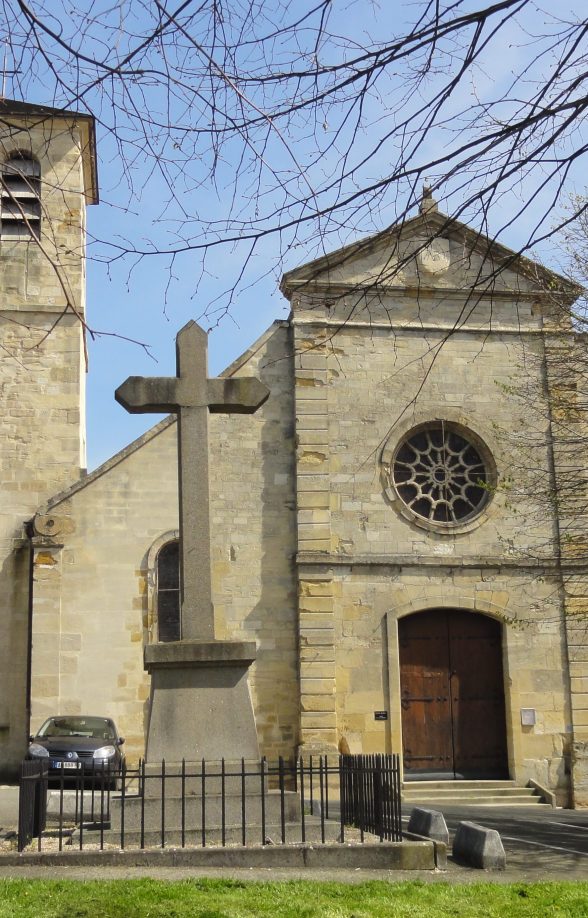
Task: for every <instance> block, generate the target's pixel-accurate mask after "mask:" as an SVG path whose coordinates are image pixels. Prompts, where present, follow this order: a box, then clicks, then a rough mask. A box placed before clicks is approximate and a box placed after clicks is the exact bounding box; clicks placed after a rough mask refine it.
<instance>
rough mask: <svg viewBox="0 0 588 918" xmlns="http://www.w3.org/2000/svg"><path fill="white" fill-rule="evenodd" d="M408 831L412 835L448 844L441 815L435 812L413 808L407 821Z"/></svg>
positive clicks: (447, 836) (446, 831) (446, 832)
mask: <svg viewBox="0 0 588 918" xmlns="http://www.w3.org/2000/svg"><path fill="white" fill-rule="evenodd" d="M408 831H409V832H412V833H413V834H414V835H423V836H424V837H425V838H433V839H435V841H440V842H443V844H445V845H448V844H449V832H448V830H447V823H446V822H445V817H444V816H443V813H439V812H438V811H437V810H427V809H425V808H424V807H418V806H415V808H414V809H413V811H412V813H411V814H410V819H409V821H408Z"/></svg>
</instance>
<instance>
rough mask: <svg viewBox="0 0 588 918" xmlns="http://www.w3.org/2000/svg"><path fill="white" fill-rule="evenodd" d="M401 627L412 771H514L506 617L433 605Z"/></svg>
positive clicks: (407, 755)
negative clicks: (508, 729) (505, 653)
mask: <svg viewBox="0 0 588 918" xmlns="http://www.w3.org/2000/svg"><path fill="white" fill-rule="evenodd" d="M398 631H399V634H398V636H399V645H400V689H401V696H402V698H401V704H402V742H403V752H404V772H405V777H406V778H410V777H411V776H413V777H418V776H419V775H422V776H424V775H426V774H430V775H431V774H439V775H440V776H441V775H443V776H447V777H457V778H460V777H463V778H504V777H508V767H507V757H506V723H505V714H504V682H503V673H502V641H501V626H500V623H499V622H497V621H495V620H494V619H491V618H488V617H487V616H485V615H478V614H476V613H473V612H463V611H461V610H457V609H455V610H454V609H432V610H430V611H427V612H420V613H417V614H415V615H411V616H409V617H407V618H403V619H401V620H400V622H399V625H398Z"/></svg>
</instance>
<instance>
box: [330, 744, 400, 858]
mask: <svg viewBox="0 0 588 918" xmlns="http://www.w3.org/2000/svg"><path fill="white" fill-rule="evenodd" d="M339 767H340V773H341V819H342V822H345V823H346V824H347V825H353V826H357V827H358V828H359V829H360V832H361V835H362V838H363V834H364V833H365V832H370V833H372V834H374V835H377V836H378V837H379V838H380V839H382V840H383V839H386V840H387V841H397V840H399V839H400V837H401V834H402V822H401V819H402V813H401V800H400V769H399V762H398V756H397V755H344V756H341V759H340V765H339Z"/></svg>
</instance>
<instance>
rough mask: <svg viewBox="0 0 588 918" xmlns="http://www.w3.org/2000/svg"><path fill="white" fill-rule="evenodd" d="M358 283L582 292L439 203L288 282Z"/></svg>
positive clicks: (303, 286)
mask: <svg viewBox="0 0 588 918" xmlns="http://www.w3.org/2000/svg"><path fill="white" fill-rule="evenodd" d="M358 288H364V289H366V288H367V289H372V290H374V289H380V290H389V291H391V292H392V291H395V292H400V290H402V289H408V290H415V289H419V290H421V291H424V290H431V291H434V290H440V291H441V290H442V291H445V292H449V291H472V290H477V291H478V292H479V293H480V294H482V295H484V293H486V292H487V293H488V294H489V295H491V294H493V293H496V292H504V293H508V292H512V293H513V294H516V295H519V296H520V295H523V296H524V295H528V296H537V295H540V294H541V293H542V292H545V291H550V293H552V294H553V292H554V291H557V293H558V294H559V296H560V297H562V298H563V299H564V300H566V301H568V302H573V301H574V300H575V299H577V297H578V296H579V295H580V293H581V288H580V287H578V286H577V285H575V284H572V283H571V282H570V281H568V280H567V279H566V278H564V277H562V276H561V275H559V274H556V273H554V272H552V271H549V270H547V269H546V268H544V267H543V266H542V265H540V264H539V263H537V262H534V261H532V260H531V259H528V258H524V257H522V256H521V255H519V254H518V253H516V252H515V251H513V250H511V249H508V248H506V246H503V245H501V244H500V243H498V242H496V241H494V240H492V239H490V238H489V237H488V236H485V235H483V234H481V233H479V232H476V231H475V230H473V229H471V228H470V227H468V226H466V224H464V223H461V222H459V221H457V220H454V219H452V218H451V217H448V216H446V215H445V214H442V213H440V212H439V211H437V210H435V211H434V212H429V213H421V214H419V215H418V216H416V217H414V218H412V219H410V220H405V221H403V222H402V223H400V224H395V225H394V226H392V227H390V228H389V229H387V230H384V231H383V232H381V233H378V234H377V235H374V236H371V237H369V238H367V239H363V240H360V241H359V242H356V243H353V244H352V245H348V246H345V247H343V248H341V249H338V250H336V251H334V252H331V253H329V254H328V255H324V256H322V257H321V258H317V259H315V260H314V261H311V262H309V263H307V264H305V265H302V266H301V267H300V268H296V269H294V270H293V271H289V272H288V273H287V274H285V275H284V277H283V278H282V283H281V287H280V289H281V290H282V293H284V295H285V296H286V297H288V299H290V298H291V297H292V296H293V294H294V293H295V292H297V291H298V292H305V291H308V292H309V293H312V292H319V291H326V290H329V289H331V290H333V292H339V293H340V292H344V291H346V290H357V289H358Z"/></svg>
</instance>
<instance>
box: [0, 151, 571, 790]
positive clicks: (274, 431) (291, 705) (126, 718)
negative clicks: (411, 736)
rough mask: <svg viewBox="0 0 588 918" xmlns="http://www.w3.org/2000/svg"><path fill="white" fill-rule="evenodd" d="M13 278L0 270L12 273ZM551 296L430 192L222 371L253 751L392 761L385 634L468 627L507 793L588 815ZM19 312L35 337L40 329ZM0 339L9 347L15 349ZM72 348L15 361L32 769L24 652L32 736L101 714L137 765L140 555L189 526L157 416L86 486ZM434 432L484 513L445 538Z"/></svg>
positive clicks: (8, 378) (146, 598)
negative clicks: (444, 614) (408, 474)
mask: <svg viewBox="0 0 588 918" xmlns="http://www.w3.org/2000/svg"><path fill="white" fill-rule="evenodd" d="M51 149H53V148H52V147H51ZM56 149H60V150H61V147H56ZM70 171H71V170H70ZM68 174H70V173H68ZM77 174H78V182H80V183H81V172H80V171H78V173H77ZM81 187H82V186H81V184H80V189H81ZM79 193H81V191H79ZM64 200H65V199H64ZM68 200H69V198H68ZM68 208H69V204H68ZM65 223H66V224H67V221H65ZM78 229H79V231H80V232H82V233H83V221H82V220H81V218H80V219H79V221H78ZM431 239H433V242H431ZM14 245H17V244H16V243H15V244H14ZM18 245H20V246H21V248H17V249H16V250H15V251H16V253H17V255H18V258H21V255H22V253H23V252H24V251H25V249H24V248H23V247H22V245H23V244H22V243H18ZM29 248H30V246H29ZM3 251H4V250H3ZM11 257H12V258H13V259H14V258H16V255H15V254H14V253H13V255H12V256H11ZM34 257H38V253H37V254H36V255H35V256H34ZM3 258H4V255H3ZM18 258H17V260H16V262H10V264H8V261H6V263H5V262H4V261H2V264H5V265H6V270H7V271H8V272H9V274H10V276H13V275H14V274H15V272H16V273H17V274H18V271H17V270H16V268H15V267H14V265H15V264H16V263H18ZM73 267H74V269H75V265H74V266H73ZM19 270H20V269H19ZM76 270H77V269H75V270H73V273H71V277H72V278H73V279H74V280H75V283H76V285H77V288H79V290H78V293H79V298H80V299H79V302H80V303H82V302H83V290H82V288H83V270H82V269H81V268H80V269H79V270H78V271H77V273H76ZM21 273H22V271H21ZM554 280H555V281H556V282H557V283H556V287H557V294H556V298H557V297H559V300H558V305H559V307H561V306H562V305H564V306H565V304H569V303H571V302H572V300H573V298H574V296H576V295H577V291H575V290H574V289H573V288H571V287H570V286H569V285H566V284H565V283H563V284H561V283H560V280H561V279H557V278H556V276H555V275H551V274H549V273H548V272H546V271H544V270H543V269H541V268H539V267H538V266H536V265H533V264H531V263H530V262H525V261H524V260H521V259H518V258H516V257H515V256H513V253H510V252H508V251H507V250H506V249H502V248H500V247H499V246H497V245H494V244H491V243H489V241H488V240H487V239H485V238H483V237H480V236H479V235H477V234H476V233H474V232H472V231H471V230H469V229H468V228H467V227H465V226H463V225H462V224H459V223H456V222H453V221H449V220H448V219H447V218H445V217H444V216H443V215H442V214H439V213H437V211H436V208H435V205H434V202H432V201H431V200H430V199H428V200H427V206H426V207H424V208H423V211H422V213H421V214H419V215H418V216H417V217H416V218H414V219H413V220H411V221H407V222H406V223H405V224H404V225H403V226H402V227H400V228H398V229H395V228H392V229H391V230H390V231H387V232H386V233H382V234H380V235H378V236H376V237H374V238H373V239H371V240H367V241H366V242H362V243H360V244H357V245H355V246H350V247H348V248H346V249H343V250H342V251H340V252H337V253H334V254H332V255H330V256H327V257H325V258H323V259H320V260H319V261H317V262H313V263H312V264H310V265H306V266H304V267H303V268H300V269H298V270H296V271H293V272H291V273H290V274H288V275H286V276H285V278H284V280H283V283H282V291H283V293H284V295H285V296H286V297H287V298H288V300H289V301H290V303H291V307H292V313H291V317H290V319H289V321H288V322H278V323H274V325H273V326H272V327H271V328H270V329H269V330H268V332H267V333H266V334H265V335H264V336H263V337H262V338H261V339H260V340H259V341H258V342H257V343H256V344H255V345H254V346H253V347H252V348H251V349H250V350H249V351H247V352H246V353H245V354H244V355H243V356H242V358H240V360H238V361H237V362H236V363H235V364H233V365H232V366H231V367H229V368H228V370H227V371H226V375H229V376H230V375H235V376H239V375H243V376H251V375H255V376H258V377H259V378H260V379H261V380H262V382H264V383H265V384H266V385H267V386H268V387H269V389H270V392H271V395H270V398H269V399H268V401H267V402H266V403H265V404H264V405H263V406H262V407H261V408H260V410H259V411H258V412H257V413H256V414H255V415H252V416H245V415H243V416H237V415H228V416H222V415H212V416H211V418H210V519H211V530H212V536H211V539H212V542H211V554H212V581H213V582H212V588H213V601H214V610H215V633H216V635H217V637H218V638H220V639H239V640H251V639H254V640H255V641H256V643H257V659H256V662H255V664H254V665H253V667H252V669H251V671H250V672H251V674H250V690H251V695H252V700H253V706H254V710H255V715H256V723H257V731H258V737H259V744H260V749H261V752H262V753H263V754H264V755H266V756H268V757H270V758H273V757H275V756H277V755H285V756H289V755H292V754H294V753H295V752H297V751H298V750H301V751H302V752H303V753H305V754H307V753H313V752H333V753H335V752H336V751H338V750H339V751H344V752H346V751H350V752H353V753H355V752H366V753H371V752H388V751H399V752H400V751H402V749H403V726H402V725H403V720H402V718H403V683H402V678H403V677H402V674H401V666H400V662H399V661H400V650H399V629H400V628H401V623H402V622H403V620H405V619H406V620H408V618H407V617H409V616H418V613H419V612H424V611H425V610H449V611H451V610H460V611H461V612H464V611H465V612H466V613H468V614H471V615H472V616H485V617H490V618H492V619H494V620H495V621H497V622H499V623H500V633H501V644H502V647H501V654H502V670H503V674H504V680H503V681H504V702H505V715H506V716H505V727H504V730H505V735H506V736H505V744H506V749H507V757H506V758H507V760H506V768H507V771H508V773H509V775H510V777H511V778H513V779H514V780H516V781H517V782H520V783H523V784H524V783H526V782H527V781H528V780H529V779H531V778H532V779H534V780H536V781H538V782H539V783H540V784H543V785H545V786H547V787H548V788H550V789H551V790H552V791H554V792H555V793H556V794H557V797H558V800H559V802H560V803H567V802H570V801H573V802H574V803H575V804H576V805H585V804H586V803H588V778H587V775H588V766H587V764H586V762H587V759H586V755H587V753H586V749H587V748H588V732H587V731H588V718H587V715H586V712H587V710H588V702H587V698H588V668H587V667H588V653H587V650H586V648H587V646H588V645H587V642H586V635H585V629H586V625H585V622H586V609H587V603H588V589H587V584H588V578H587V577H586V575H585V573H584V569H583V566H582V563H581V557H582V546H583V545H584V544H585V536H584V533H585V526H584V521H583V519H579V517H578V513H577V501H575V500H574V495H577V492H576V491H574V492H570V493H569V494H568V492H567V482H568V480H569V477H570V469H571V467H572V462H573V457H572V456H571V455H570V453H569V451H568V450H567V449H566V445H565V443H566V441H565V437H563V435H562V434H563V430H564V426H567V429H568V430H569V427H570V425H576V426H577V428H578V430H580V429H581V428H583V425H584V416H583V414H582V411H581V407H580V406H581V405H582V404H583V398H581V397H580V396H579V395H578V391H579V390H578V386H577V383H576V380H575V379H567V378H565V374H563V375H562V370H561V364H562V363H563V365H564V366H566V367H567V370H566V372H567V374H568V376H570V375H571V376H573V375H574V374H573V360H572V361H570V360H569V359H568V357H567V355H568V354H569V353H570V349H571V350H572V351H573V347H574V346H575V343H574V337H573V334H572V333H571V329H570V327H569V325H566V323H565V321H564V322H562V320H561V315H562V311H561V309H560V310H559V312H558V315H557V318H556V315H555V312H554V310H553V287H554ZM47 283H48V287H47V291H48V290H49V287H50V285H51V284H52V283H53V280H52V276H51V275H50V272H49V275H48V281H47ZM557 285H559V286H557ZM77 288H76V289H77ZM10 289H11V290H12V291H13V292H12V293H11V296H12V300H11V301H10V302H11V303H13V306H12V308H13V309H17V308H18V309H20V308H21V306H22V304H21V301H20V300H19V299H18V297H17V295H16V294H15V293H14V290H15V289H16V288H15V286H14V282H13V281H10ZM3 295H4V296H7V292H6V288H5V290H4V292H3ZM55 295H56V296H57V294H55ZM47 296H49V294H48V292H47ZM27 302H28V301H27ZM30 302H31V303H32V302H33V301H32V300H31V301H30ZM56 302H57V301H56ZM61 302H62V301H59V304H60V305H61ZM34 305H35V308H34V309H33V308H32V307H31V318H30V319H27V335H30V334H31V332H30V329H31V327H33V328H35V329H37V328H39V329H41V328H45V327H46V326H45V325H43V322H46V321H49V319H48V317H49V316H53V317H54V315H55V311H53V312H51V311H49V310H48V312H47V315H46V314H45V312H44V311H43V309H41V308H38V304H37V302H36V301H35V303H34ZM27 308H28V307H27ZM43 308H45V307H43ZM47 309H48V307H47ZM564 312H565V310H564ZM31 323H32V324H31ZM34 323H37V324H34ZM19 327H20V326H19ZM9 332H10V333H11V334H13V335H14V334H15V335H22V340H21V339H18V340H16V341H15V343H14V347H15V349H16V350H17V351H18V350H19V349H20V350H24V343H25V340H26V341H28V340H29V339H28V338H26V339H25V337H24V332H20V331H18V330H15V329H13V327H12V324H10V323H7V330H6V335H7V337H6V338H5V340H6V341H7V340H9V339H8V334H9ZM80 344H81V331H80V326H79V324H78V323H77V322H76V321H74V319H73V318H72V317H71V316H70V315H69V314H68V315H66V316H65V318H64V319H63V320H62V321H60V322H59V324H58V325H57V328H56V330H55V331H54V332H53V334H52V335H51V336H50V338H48V339H47V345H46V346H44V347H43V348H42V349H40V348H39V347H36V348H34V350H33V351H32V352H31V354H30V355H29V354H28V352H27V357H26V359H27V360H29V361H32V360H33V358H34V360H36V361H37V363H36V364H35V367H36V368H35V372H34V373H33V374H31V373H30V370H28V371H27V374H28V375H27V377H26V378H27V379H28V380H32V379H33V378H34V380H35V384H34V386H33V387H32V388H31V389H30V393H29V392H28V391H27V388H26V385H25V383H24V382H23V378H22V374H21V371H20V370H19V369H18V368H17V367H16V364H15V365H14V366H13V365H11V367H10V370H9V369H8V364H6V368H5V371H4V379H5V382H4V386H5V391H6V393H7V396H9V397H8V398H7V402H6V404H7V406H8V407H7V411H6V412H5V417H4V423H5V426H6V429H7V431H8V430H10V431H13V432H14V434H15V435H14V437H13V440H12V442H11V441H9V440H8V439H6V440H5V446H4V447H3V448H4V449H5V451H6V453H7V455H8V450H11V451H12V452H13V453H14V456H13V459H12V466H10V468H11V469H12V471H11V472H10V474H11V475H13V476H14V478H13V479H11V478H10V477H9V476H7V477H6V481H11V480H14V481H15V482H16V483H17V485H18V486H15V487H14V488H13V490H14V492H15V493H16V494H19V495H20V494H21V493H26V500H25V499H24V498H21V497H19V500H20V502H18V501H17V502H15V503H14V505H11V506H10V508H9V510H8V511H7V528H6V533H7V534H6V541H5V556H6V558H7V559H9V560H7V564H6V565H5V571H6V574H5V576H6V578H7V579H6V585H7V589H6V591H5V594H6V595H8V594H9V592H10V590H12V591H13V595H15V596H17V597H18V601H17V602H16V604H15V605H13V607H12V610H11V611H10V612H8V611H7V612H6V613H5V615H4V619H3V621H4V623H5V634H6V635H7V638H6V639H5V642H4V644H3V647H4V650H5V653H6V658H7V660H8V659H9V658H10V661H11V664H10V665H11V666H12V673H11V676H10V678H11V680H12V683H11V684H12V688H11V691H10V692H7V693H5V695H4V697H9V698H11V699H12V700H11V702H10V705H11V706H12V707H11V711H13V712H14V713H9V712H8V710H7V712H6V713H5V717H4V731H5V733H6V732H8V733H9V736H10V740H9V742H8V743H7V744H6V745H5V746H4V747H3V748H2V755H3V756H4V758H3V763H8V762H9V761H10V756H11V755H12V756H13V758H14V756H15V755H18V754H20V753H21V752H22V751H23V749H24V736H25V734H26V728H27V715H26V710H25V709H26V663H25V662H24V660H25V658H26V651H27V644H28V643H30V645H31V647H32V664H31V699H32V700H31V706H32V710H31V724H32V727H33V728H35V727H37V726H39V724H40V722H41V721H42V720H43V719H44V717H45V716H46V715H48V714H52V713H59V712H62V713H65V712H69V713H76V712H86V713H96V714H98V713H102V714H108V715H110V716H112V717H114V719H115V720H116V721H117V723H118V725H119V727H120V729H121V731H122V733H123V734H124V735H125V736H126V738H127V746H126V748H127V754H128V756H129V758H130V759H131V760H133V759H136V758H137V757H139V756H140V755H141V754H142V753H143V751H144V740H145V732H146V725H147V718H148V713H149V712H148V698H149V682H148V676H147V674H146V672H145V670H144V666H143V653H144V649H145V647H146V646H147V645H149V644H150V643H153V642H154V641H156V640H157V634H158V632H157V584H156V582H155V568H156V559H157V553H158V551H159V549H160V548H161V547H162V546H163V545H164V544H166V543H167V542H168V541H169V540H170V539H173V538H174V537H177V529H178V515H177V484H176V466H177V452H176V427H175V422H174V421H172V420H171V419H168V420H167V421H164V422H162V423H161V424H159V425H157V426H156V427H155V428H153V430H152V431H151V432H150V433H148V434H146V435H145V436H144V437H142V438H140V439H139V440H138V441H137V442H136V443H133V444H131V445H130V446H129V447H128V448H127V449H126V450H124V451H123V452H122V453H120V454H118V455H117V456H115V457H114V458H113V459H111V460H110V461H109V462H107V463H106V464H105V465H104V466H102V467H101V468H99V469H97V470H96V471H95V472H93V473H91V474H90V475H87V476H85V477H82V478H80V477H79V472H78V470H79V467H80V465H81V464H83V462H82V460H80V437H79V432H80V430H81V429H82V427H83V425H82V424H81V423H80V421H81V408H80V405H81V402H80V392H81V391H82V389H83V386H82V373H81V368H82V362H81V356H80V354H81V348H80ZM42 355H44V356H42ZM562 355H563V361H562ZM558 361H559V365H558ZM129 370H130V371H132V368H131V367H130V368H129ZM19 374H20V375H19ZM121 381H122V380H121ZM31 385H32V384H31ZM11 387H13V388H12V389H11ZM17 390H18V403H17V399H16V393H17ZM11 392H12V393H13V395H12V396H11V397H10V393H11ZM561 392H563V393H564V394H565V397H566V399H567V401H566V402H565V404H563V402H562V399H561V398H560V394H561ZM558 393H560V394H558ZM76 399H77V401H76ZM37 402H38V403H39V404H41V403H42V404H43V405H44V409H43V410H44V417H45V419H47V418H49V419H50V420H51V426H50V428H49V430H48V428H47V425H46V424H45V426H43V425H42V423H41V413H40V411H38V412H37V413H35V412H36V411H37V407H36V405H37ZM74 402H75V404H74ZM23 411H25V412H26V413H25V414H23V413H22V412H23ZM19 412H20V413H19ZM47 412H49V414H47ZM441 423H442V424H444V425H449V426H451V429H455V430H456V431H462V432H464V433H465V435H466V436H467V437H469V438H470V441H471V442H473V443H474V444H475V445H476V448H477V449H478V450H479V452H480V455H482V456H483V459H484V463H485V467H486V470H487V477H486V479H485V483H484V489H485V491H484V493H483V495H482V498H480V509H479V512H472V513H465V514H464V515H463V519H461V518H460V519H459V520H458V521H457V522H455V523H452V524H451V525H449V524H448V525H439V524H438V521H435V520H432V521H431V520H430V519H427V518H425V517H424V516H422V515H421V516H419V514H418V513H416V512H414V511H413V510H411V509H410V507H408V506H407V503H406V501H405V500H404V499H403V497H402V494H401V489H399V488H398V486H397V484H395V482H394V480H393V478H394V464H395V461H396V457H397V453H398V449H399V445H400V444H401V443H402V442H403V440H404V438H406V437H407V436H409V435H411V432H413V431H414V430H415V429H416V430H423V429H428V427H430V426H431V425H433V426H434V425H435V424H437V425H439V424H441ZM60 425H61V426H60ZM68 425H69V426H68ZM74 434H75V435H74ZM7 444H8V445H7ZM19 450H20V452H19ZM23 456H25V457H27V458H26V461H24V462H23ZM27 463H28V471H27ZM33 465H34V466H35V468H36V469H37V472H36V474H37V478H34V477H31V468H32V466H33ZM21 468H23V469H24V471H23V475H24V478H23V479H22V483H20V479H19V478H18V476H19V475H20V473H21V472H20V470H21ZM27 474H28V475H29V478H27V477H26V475H27ZM33 481H34V486H33V484H30V482H33ZM27 482H29V484H26V487H25V483H27ZM8 490H10V489H8ZM555 491H557V492H558V496H559V502H558V504H557V509H558V511H559V512H558V513H557V514H556V512H555V511H556V503H555V502H554V501H553V494H554V492H555ZM35 510H36V511H37V513H36V516H35V519H34V526H33V527H32V529H30V530H29V535H30V537H31V547H32V560H33V564H32V575H31V576H32V599H31V606H30V609H31V625H30V628H31V636H32V640H31V641H30V642H28V640H27V633H28V632H27V621H28V609H29V606H28V595H29V594H28V578H29V565H28V552H27V551H26V549H25V548H23V549H22V550H20V551H19V550H17V551H16V552H15V551H14V550H13V547H14V544H15V543H14V540H15V539H16V540H17V542H16V545H17V548H18V546H19V545H20V544H21V542H18V539H19V538H22V535H23V531H22V524H23V521H24V520H26V519H28V518H30V517H31V516H32V515H33V513H34V512H35ZM8 517H9V518H10V520H8ZM8 522H10V525H8ZM10 527H12V528H10ZM22 544H23V546H26V545H28V542H24V541H23V542H22ZM10 565H12V567H11V566H10ZM19 565H20V566H19ZM19 578H20V579H19ZM14 585H16V586H14ZM11 595H12V594H11ZM7 648H8V652H7ZM19 667H20V669H19ZM17 670H18V673H17ZM497 671H498V670H497ZM5 672H8V670H3V674H4V673H5ZM376 715H377V716H376ZM530 715H532V717H531V722H525V721H526V720H528V716H530ZM195 716H197V712H195ZM11 717H12V718H13V719H12V720H10V718H11ZM533 721H534V722H533ZM12 724H14V725H15V726H14V729H13V727H12ZM0 726H2V725H0ZM9 727H10V729H9V730H8V728H9ZM187 755H189V750H187Z"/></svg>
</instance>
